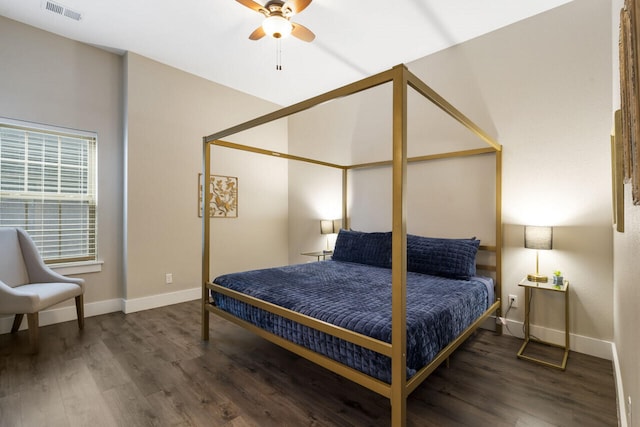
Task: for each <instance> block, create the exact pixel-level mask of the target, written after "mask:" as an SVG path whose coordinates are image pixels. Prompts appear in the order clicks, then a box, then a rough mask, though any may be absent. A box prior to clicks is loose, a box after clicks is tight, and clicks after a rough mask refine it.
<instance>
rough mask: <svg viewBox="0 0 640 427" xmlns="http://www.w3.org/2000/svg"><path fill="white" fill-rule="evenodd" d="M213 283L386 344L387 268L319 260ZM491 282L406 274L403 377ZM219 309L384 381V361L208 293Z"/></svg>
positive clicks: (432, 351) (453, 332) (467, 316)
mask: <svg viewBox="0 0 640 427" xmlns="http://www.w3.org/2000/svg"><path fill="white" fill-rule="evenodd" d="M214 283H216V284H218V285H221V286H224V287H227V288H230V289H233V290H236V291H239V292H242V293H244V294H247V295H251V296H254V297H257V298H259V299H262V300H264V301H268V302H271V303H274V304H277V305H279V306H281V307H285V308H288V309H291V310H294V311H297V312H300V313H303V314H306V315H308V316H311V317H314V318H316V319H320V320H323V321H325V322H329V323H332V324H334V325H338V326H341V327H344V328H347V329H350V330H353V331H356V332H359V333H361V334H364V335H368V336H370V337H373V338H377V339H379V340H382V341H386V342H391V270H390V269H388V268H381V267H374V266H370V265H364V264H358V263H351V262H340V261H324V262H314V263H307V264H299V265H291V266H285V267H278V268H269V269H263V270H253V271H246V272H241V273H233V274H226V275H223V276H220V277H218V278H216V279H215V280H214ZM491 286H492V283H491V282H490V279H486V278H482V279H477V278H472V279H471V280H454V279H448V278H443V277H438V276H430V275H426V274H419V273H412V272H408V273H407V377H408V378H409V377H411V376H412V375H413V374H415V372H416V371H417V370H419V369H420V368H422V367H423V366H424V365H426V364H428V363H429V362H430V361H431V360H432V359H433V358H434V357H435V356H436V354H437V353H438V352H439V351H440V350H442V349H443V348H444V347H445V346H446V345H447V344H448V343H449V342H451V341H452V340H453V339H455V338H456V337H457V336H458V335H459V334H460V333H461V332H462V331H463V330H464V329H466V328H467V327H468V326H469V325H470V324H471V323H473V321H474V320H475V319H477V318H478V317H479V316H480V315H482V313H484V312H485V311H486V310H487V308H488V307H489V305H490V304H491V303H492V301H490V300H491V299H492V290H491ZM213 298H214V304H215V305H216V306H218V307H219V308H220V309H222V310H225V311H227V312H230V313H232V314H234V315H235V316H237V317H239V318H241V319H243V320H245V321H248V322H250V323H252V324H255V325H257V326H259V327H261V328H262V329H265V330H267V331H269V332H272V333H274V334H276V335H279V336H281V337H283V338H285V339H287V340H289V341H292V342H294V343H296V344H299V345H302V346H304V347H307V348H309V349H311V350H313V351H316V352H318V353H320V354H323V355H325V356H328V357H330V358H332V359H334V360H338V361H340V362H342V363H344V364H346V365H348V366H350V367H352V368H354V369H357V370H359V371H361V372H364V373H366V374H368V375H371V376H373V377H375V378H378V379H380V380H382V381H385V382H387V383H390V382H391V360H390V359H389V358H388V357H386V356H382V355H380V354H378V353H375V352H373V351H371V350H367V349H364V348H362V347H360V346H357V345H354V344H351V343H349V342H346V341H344V340H341V339H338V338H335V337H332V336H330V335H327V334H324V333H320V332H318V331H315V330H313V329H311V328H308V327H306V326H302V325H300V324H298V323H296V322H293V321H290V320H288V319H284V318H282V317H280V316H277V315H274V314H271V313H268V312H266V311H264V310H261V309H257V308H255V307H252V306H250V305H248V304H245V303H242V302H239V301H237V300H235V299H233V298H229V297H226V296H224V295H220V294H216V293H213Z"/></svg>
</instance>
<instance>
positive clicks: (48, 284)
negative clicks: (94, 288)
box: [0, 227, 84, 352]
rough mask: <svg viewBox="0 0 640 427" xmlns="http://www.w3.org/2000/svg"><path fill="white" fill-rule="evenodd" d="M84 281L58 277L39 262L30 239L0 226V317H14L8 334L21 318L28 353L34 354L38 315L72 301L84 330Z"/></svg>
mask: <svg viewBox="0 0 640 427" xmlns="http://www.w3.org/2000/svg"><path fill="white" fill-rule="evenodd" d="M83 294H84V280H83V279H76V278H69V277H65V276H62V275H60V274H58V273H56V272H55V271H53V270H51V269H50V268H49V267H47V265H46V264H45V263H44V261H43V260H42V257H40V254H39V253H38V249H37V248H36V245H35V244H34V243H33V240H31V237H29V235H28V234H27V233H26V232H25V231H24V230H22V229H20V228H13V227H0V314H15V319H14V321H13V327H12V328H11V333H15V332H17V331H18V328H20V324H21V323H22V319H23V317H24V315H25V314H26V315H27V322H28V325H29V341H30V344H31V349H32V351H34V352H36V351H38V312H39V311H41V310H44V309H46V308H48V307H51V306H52V305H55V304H58V303H59V302H62V301H64V300H67V299H70V298H75V300H76V312H77V314H78V326H79V328H80V329H82V328H83V327H84V306H83Z"/></svg>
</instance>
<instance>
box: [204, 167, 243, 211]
mask: <svg viewBox="0 0 640 427" xmlns="http://www.w3.org/2000/svg"><path fill="white" fill-rule="evenodd" d="M198 181H199V191H198V199H199V203H198V216H202V174H198ZM209 192H210V194H211V204H210V205H209V217H210V218H237V217H238V178H237V177H234V176H221V175H211V176H210V177H209Z"/></svg>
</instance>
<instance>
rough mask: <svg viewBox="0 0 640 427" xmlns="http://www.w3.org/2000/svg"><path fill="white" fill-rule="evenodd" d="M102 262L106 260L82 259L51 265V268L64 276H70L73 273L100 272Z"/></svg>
mask: <svg viewBox="0 0 640 427" xmlns="http://www.w3.org/2000/svg"><path fill="white" fill-rule="evenodd" d="M102 264H104V261H81V262H70V263H65V264H56V265H49V268H51V269H52V270H53V271H55V272H56V273H59V274H62V275H63V276H69V275H73V274H85V273H99V272H101V271H102Z"/></svg>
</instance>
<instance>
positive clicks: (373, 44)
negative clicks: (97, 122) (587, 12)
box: [0, 0, 570, 105]
mask: <svg viewBox="0 0 640 427" xmlns="http://www.w3.org/2000/svg"><path fill="white" fill-rule="evenodd" d="M54 1H55V2H56V3H58V4H61V5H62V6H65V7H68V8H70V9H72V10H75V11H77V12H80V13H81V14H82V19H81V20H80V21H74V20H72V19H69V18H66V17H64V16H60V15H56V14H54V13H52V12H50V11H47V10H45V9H44V8H43V3H44V0H0V14H1V15H3V16H5V17H7V18H10V19H14V20H16V21H20V22H23V23H26V24H29V25H32V26H34V27H38V28H41V29H43V30H46V31H50V32H52V33H56V34H59V35H62V36H65V37H68V38H70V39H74V40H78V41H82V42H85V43H89V44H92V45H96V46H100V47H104V48H108V49H110V50H115V51H116V52H124V51H132V52H135V53H138V54H140V55H143V56H145V57H148V58H151V59H154V60H156V61H159V62H162V63H164V64H167V65H170V66H173V67H176V68H179V69H181V70H184V71H187V72H189V73H192V74H195V75H198V76H201V77H204V78H206V79H209V80H212V81H214V82H217V83H220V84H223V85H225V86H229V87H232V88H234V89H237V90H240V91H242V92H246V93H249V94H252V95H254V96H257V97H260V98H263V99H266V100H269V101H272V102H275V103H277V104H280V105H290V104H292V103H294V102H297V101H301V100H304V99H306V98H309V97H311V96H313V95H317V94H320V93H323V92H326V91H328V90H331V89H335V88H336V87H339V86H342V85H344V84H347V83H351V82H353V81H356V80H359V79H361V78H363V77H366V76H369V75H372V74H375V73H377V72H380V71H383V70H386V69H388V68H391V67H392V66H394V65H397V64H400V63H407V62H410V61H413V60H415V59H418V58H422V57H424V56H427V55H429V54H431V53H434V52H436V51H439V50H442V49H444V48H446V47H449V46H451V45H454V44H457V43H460V42H463V41H466V40H469V39H472V38H474V37H477V36H479V35H482V34H485V33H488V32H491V31H494V30H496V29H498V28H501V27H503V26H506V25H509V24H511V23H513V22H516V21H519V20H522V19H525V18H527V17H529V16H532V15H535V14H538V13H541V12H543V11H546V10H549V9H551V8H554V7H557V6H559V5H561V4H564V3H568V2H569V1H570V0H360V1H355V0H314V1H313V2H312V3H311V4H310V5H309V7H308V8H307V9H305V10H304V11H302V13H300V14H299V15H296V16H294V17H293V19H292V20H293V21H294V22H299V23H300V24H303V25H304V26H306V27H307V28H309V29H310V30H312V31H313V32H314V33H315V34H316V39H315V40H314V41H313V42H312V43H305V42H302V41H300V40H298V39H295V38H293V37H289V38H286V39H283V40H282V46H281V47H282V68H283V69H282V71H277V70H276V67H275V66H276V50H277V49H276V41H275V40H274V39H269V38H267V37H265V38H263V39H261V40H258V41H251V40H249V39H248V36H249V34H250V33H251V32H252V31H253V30H254V29H255V28H256V27H258V26H259V25H260V24H261V22H262V15H261V14H259V13H257V12H255V11H252V10H251V9H248V8H246V7H244V6H243V5H241V4H240V3H237V2H236V1H235V0H186V1H185V0H183V1H176V0H174V1H168V0H109V1H105V0H102V1H99V0H60V1H58V0H54ZM257 1H258V2H260V3H261V4H264V3H265V1H266V0H257ZM8 42H9V41H8V40H2V41H0V43H8Z"/></svg>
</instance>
